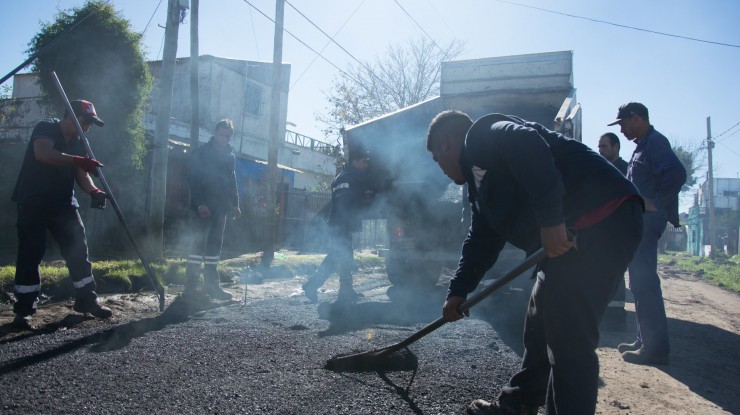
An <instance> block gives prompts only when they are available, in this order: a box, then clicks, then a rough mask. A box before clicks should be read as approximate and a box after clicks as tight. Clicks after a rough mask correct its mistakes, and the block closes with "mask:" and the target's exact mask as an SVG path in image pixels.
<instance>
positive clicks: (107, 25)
mask: <svg viewBox="0 0 740 415" xmlns="http://www.w3.org/2000/svg"><path fill="white" fill-rule="evenodd" d="M51 42H54V43H53V44H50V43H51ZM47 45H48V46H49V47H48V48H47V49H44V48H45V46H47ZM41 50H43V52H40V51H41ZM26 52H27V53H29V54H31V55H32V54H36V53H39V52H40V53H39V55H38V58H37V59H36V60H35V61H34V63H33V67H32V70H33V71H34V72H36V73H38V76H39V82H40V85H41V92H42V95H43V97H44V100H45V101H46V102H45V103H46V104H47V105H50V106H51V107H52V109H53V110H54V114H50V115H54V116H61V115H62V114H63V112H64V105H63V104H62V99H61V96H60V94H59V93H58V92H57V90H56V86H55V84H54V81H53V80H52V77H51V72H52V71H54V72H56V73H57V76H58V77H59V80H60V81H61V83H62V85H63V87H64V90H65V92H66V94H67V97H68V98H69V99H70V100H74V99H80V98H82V99H89V100H90V101H92V102H93V103H94V104H95V109H96V111H97V112H98V115H99V116H100V117H101V118H102V119H103V120H104V121H105V127H103V128H98V127H95V128H93V129H92V130H91V131H90V133H89V134H88V135H89V137H90V142H91V147H92V149H93V151H94V153H95V157H96V158H97V159H99V160H101V161H102V162H103V164H104V165H105V167H104V172H105V176H106V178H107V179H108V182H109V185H110V187H111V189H112V191H113V194H114V195H115V196H116V200H117V201H122V202H123V203H121V209H122V210H124V211H126V212H127V213H126V216H128V219H129V224H136V225H138V226H137V227H135V228H134V230H135V232H137V231H138V232H141V231H142V219H143V218H142V215H141V213H142V212H144V202H145V197H142V194H143V191H144V189H146V187H147V183H146V177H145V175H144V174H143V167H144V162H145V157H146V155H147V150H148V148H147V141H146V137H145V130H144V126H143V122H142V117H143V109H144V103H145V100H146V99H147V97H148V96H149V92H150V91H151V88H152V80H151V75H150V74H149V68H148V66H147V64H146V62H145V60H144V56H143V54H142V49H141V35H140V34H139V33H136V32H134V31H132V30H131V25H130V23H129V21H128V20H126V19H124V18H123V17H122V16H121V15H120V14H119V12H117V11H116V10H115V9H114V8H113V6H112V5H110V4H109V2H107V1H101V0H94V1H89V2H87V3H85V4H84V5H83V6H82V7H80V8H74V9H71V10H68V11H60V12H59V13H58V14H57V16H56V19H55V20H54V21H53V22H51V23H45V24H42V27H41V30H40V31H39V33H38V34H36V36H35V37H34V38H33V39H32V40H31V42H30V43H29V49H28V50H27V51H26ZM80 213H81V214H82V215H83V216H85V217H86V221H85V222H86V224H87V225H88V240H89V242H90V247H91V249H92V250H96V251H98V252H104V251H109V252H110V251H115V252H119V253H120V252H121V250H122V249H126V248H129V247H130V246H129V245H128V244H127V241H126V239H125V238H122V237H121V231H120V227H119V226H117V225H118V224H116V223H115V216H113V215H110V214H107V215H105V214H103V213H97V212H94V211H91V210H89V209H82V210H81V211H80ZM88 219H89V220H88ZM132 219H133V221H132Z"/></svg>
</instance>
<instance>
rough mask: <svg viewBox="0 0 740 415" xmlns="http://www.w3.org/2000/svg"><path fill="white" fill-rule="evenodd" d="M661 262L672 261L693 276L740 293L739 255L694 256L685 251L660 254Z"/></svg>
mask: <svg viewBox="0 0 740 415" xmlns="http://www.w3.org/2000/svg"><path fill="white" fill-rule="evenodd" d="M659 261H660V262H661V263H669V262H673V263H675V264H676V266H678V267H679V268H680V269H681V270H682V271H685V272H690V273H692V274H693V275H695V276H698V277H701V278H702V279H704V280H706V281H707V282H710V283H712V284H715V285H718V286H720V287H723V288H727V289H729V290H732V291H734V292H737V293H740V256H738V255H736V256H734V257H732V258H727V257H723V256H720V257H718V258H716V259H710V258H708V257H695V256H690V255H688V254H686V253H683V252H682V253H678V254H676V253H674V254H672V255H660V257H659Z"/></svg>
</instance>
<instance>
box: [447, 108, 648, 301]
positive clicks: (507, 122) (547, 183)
mask: <svg viewBox="0 0 740 415" xmlns="http://www.w3.org/2000/svg"><path fill="white" fill-rule="evenodd" d="M460 164H461V166H462V169H463V173H464V174H465V178H466V181H467V184H468V195H469V200H470V203H471V205H472V212H473V217H472V225H471V228H470V231H469V233H468V236H467V238H466V239H465V242H464V243H463V250H462V256H461V258H460V263H459V264H458V269H457V272H456V273H455V277H454V278H453V279H452V281H450V292H449V295H450V296H453V295H455V296H461V297H464V296H466V295H467V294H468V293H469V292H471V291H473V290H474V289H475V287H476V286H477V285H478V282H479V281H480V279H481V278H482V277H483V274H484V273H485V272H486V271H487V270H488V269H489V268H490V267H491V266H492V265H493V263H494V262H495V261H496V259H497V258H498V254H499V252H500V251H501V249H502V248H503V246H504V244H505V243H506V242H509V243H511V244H512V245H514V246H516V247H518V248H520V249H523V250H525V251H526V252H527V253H532V252H534V251H535V250H537V249H538V248H539V247H540V245H541V242H540V227H543V226H556V225H559V224H562V223H566V225H570V224H572V223H573V222H574V221H575V220H576V219H578V218H580V217H581V216H583V215H585V214H587V213H590V212H593V211H594V210H596V209H597V208H600V207H602V206H603V205H605V204H607V203H608V202H611V201H614V200H618V199H621V198H624V197H625V196H628V195H638V194H639V193H638V191H637V189H636V188H635V186H634V185H632V183H630V181H629V180H627V179H626V178H625V177H624V176H622V175H621V174H620V172H619V171H618V170H617V169H615V168H614V167H613V166H612V165H611V163H609V161H608V160H606V159H605V158H603V157H601V155H599V154H598V153H596V152H594V151H592V150H591V149H589V148H588V147H587V146H585V145H584V144H583V143H580V142H578V141H575V140H571V139H568V138H567V137H565V136H563V135H560V134H558V133H556V132H553V131H550V130H548V129H547V128H545V127H543V126H542V125H540V124H537V123H532V122H527V121H525V120H522V119H520V118H517V117H514V116H506V115H502V114H490V115H487V116H484V117H482V118H481V119H479V120H477V121H476V122H475V123H474V124H473V126H472V127H470V129H469V130H468V133H467V136H466V138H465V145H464V148H463V151H462V153H461V156H460Z"/></svg>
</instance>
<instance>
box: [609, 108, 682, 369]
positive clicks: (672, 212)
mask: <svg viewBox="0 0 740 415" xmlns="http://www.w3.org/2000/svg"><path fill="white" fill-rule="evenodd" d="M615 124H619V126H620V128H621V131H622V134H624V136H625V137H626V138H627V139H628V140H630V141H634V142H635V143H636V144H637V147H635V151H634V152H633V153H632V159H631V160H630V163H629V167H628V169H627V178H628V179H630V180H632V182H633V183H634V184H635V186H637V189H638V190H639V191H640V194H641V195H642V198H643V199H644V200H645V218H644V221H643V224H644V225H643V226H644V227H643V235H642V241H641V242H640V246H639V247H638V248H637V251H636V252H635V257H634V258H633V259H632V263H631V264H630V266H629V285H630V290H631V291H632V295H633V296H634V297H635V314H636V315H637V339H636V340H635V341H634V342H632V343H623V344H620V345H619V347H618V349H619V351H620V352H621V353H622V358H623V359H624V360H625V361H627V362H630V363H636V364H668V354H669V353H670V343H669V341H668V321H667V318H666V315H665V304H664V303H663V292H662V290H661V288H660V278H658V239H660V237H661V235H663V231H664V230H665V228H666V225H667V223H668V222H670V223H671V224H672V225H673V226H676V227H678V226H680V224H679V221H678V193H679V192H680V191H681V187H682V186H683V184H684V183H685V182H686V169H685V168H684V167H683V164H681V161H680V160H679V159H678V157H676V153H674V152H673V150H672V149H671V145H670V143H669V142H668V139H666V138H665V137H664V136H663V134H661V133H659V132H658V131H656V130H655V128H653V126H652V125H650V118H649V117H648V109H647V107H645V106H644V105H642V104H640V103H639V102H630V103H627V104H624V105H622V106H621V107H619V111H618V113H617V119H616V120H615V121H614V122H612V123H610V124H609V125H615Z"/></svg>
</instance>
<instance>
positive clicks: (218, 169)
mask: <svg viewBox="0 0 740 415" xmlns="http://www.w3.org/2000/svg"><path fill="white" fill-rule="evenodd" d="M233 134H234V125H233V123H232V122H231V120H228V119H223V120H221V121H219V122H218V123H217V124H216V127H215V129H214V133H213V137H211V140H210V141H209V142H208V143H206V144H205V145H202V146H200V147H198V148H196V149H195V150H194V151H193V153H192V155H191V156H190V163H189V170H188V179H189V181H190V208H191V211H190V231H191V240H192V242H191V247H190V253H189V255H188V259H187V264H186V266H185V288H184V290H183V297H185V298H186V299H195V298H197V297H198V294H199V293H200V292H201V291H200V275H201V270H202V273H203V279H204V282H203V288H204V289H203V292H204V293H205V294H207V295H208V296H210V297H211V298H213V299H216V300H231V298H232V295H231V294H230V293H228V292H226V291H224V289H223V288H221V286H220V285H219V282H220V276H219V274H218V270H217V268H218V264H219V261H220V260H221V247H222V245H223V237H224V229H225V227H226V219H227V217H228V216H229V215H231V217H232V218H234V219H238V218H239V217H240V216H241V209H240V208H239V192H238V189H237V185H236V172H235V167H234V166H235V160H236V159H235V157H234V153H233V150H232V148H231V146H230V145H229V140H231V137H232V136H233Z"/></svg>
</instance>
